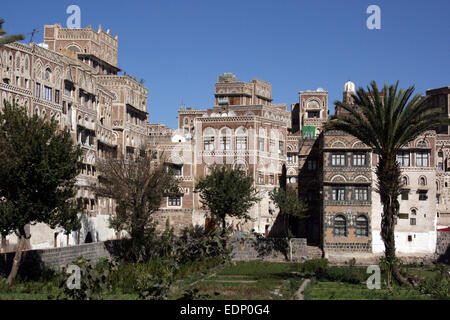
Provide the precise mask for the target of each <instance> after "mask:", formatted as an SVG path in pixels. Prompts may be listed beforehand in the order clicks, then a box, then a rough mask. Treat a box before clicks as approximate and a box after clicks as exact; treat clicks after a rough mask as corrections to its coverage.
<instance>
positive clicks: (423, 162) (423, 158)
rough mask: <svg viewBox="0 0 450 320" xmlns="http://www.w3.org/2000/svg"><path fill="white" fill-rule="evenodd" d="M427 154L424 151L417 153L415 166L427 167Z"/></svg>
mask: <svg viewBox="0 0 450 320" xmlns="http://www.w3.org/2000/svg"><path fill="white" fill-rule="evenodd" d="M428 158H429V153H428V152H426V151H419V152H417V153H416V166H417V167H428Z"/></svg>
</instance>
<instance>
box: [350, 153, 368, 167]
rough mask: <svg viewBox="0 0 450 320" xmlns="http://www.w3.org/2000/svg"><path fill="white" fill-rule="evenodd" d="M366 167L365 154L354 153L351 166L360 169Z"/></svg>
mask: <svg viewBox="0 0 450 320" xmlns="http://www.w3.org/2000/svg"><path fill="white" fill-rule="evenodd" d="M365 165H366V154H365V153H355V154H354V155H353V166H355V167H362V166H365Z"/></svg>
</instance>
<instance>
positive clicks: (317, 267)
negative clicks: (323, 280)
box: [300, 259, 328, 277]
mask: <svg viewBox="0 0 450 320" xmlns="http://www.w3.org/2000/svg"><path fill="white" fill-rule="evenodd" d="M327 266H328V260H327V259H311V260H306V261H305V262H303V263H302V264H300V272H301V273H303V274H305V275H307V276H308V275H309V276H316V277H319V276H320V275H322V274H324V273H325V271H326V269H327Z"/></svg>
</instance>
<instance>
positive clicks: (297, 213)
mask: <svg viewBox="0 0 450 320" xmlns="http://www.w3.org/2000/svg"><path fill="white" fill-rule="evenodd" d="M269 195H270V199H272V201H273V202H274V203H275V206H276V207H277V208H278V209H280V213H279V217H280V218H281V219H282V221H283V227H284V232H285V235H286V237H287V238H292V237H293V236H294V235H293V233H292V230H291V226H292V222H293V221H296V219H304V218H307V217H308V216H307V215H306V214H305V212H306V210H307V207H306V205H305V203H304V202H303V201H302V200H301V199H300V198H299V197H298V195H297V192H296V191H295V189H294V188H292V187H291V186H286V187H285V189H284V188H282V187H280V188H275V189H273V190H272V191H270V193H269Z"/></svg>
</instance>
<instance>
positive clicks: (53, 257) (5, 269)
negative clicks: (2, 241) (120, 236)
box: [0, 240, 120, 275]
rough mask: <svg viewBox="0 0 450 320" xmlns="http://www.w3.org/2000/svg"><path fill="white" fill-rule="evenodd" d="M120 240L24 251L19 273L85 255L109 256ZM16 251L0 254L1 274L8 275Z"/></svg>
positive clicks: (55, 264)
mask: <svg viewBox="0 0 450 320" xmlns="http://www.w3.org/2000/svg"><path fill="white" fill-rule="evenodd" d="M118 241H120V240H110V241H105V242H95V243H88V244H82V245H77V246H69V247H61V248H54V249H41V250H27V251H25V252H24V255H23V257H22V262H21V265H20V269H19V274H29V273H30V272H32V271H37V270H38V269H39V268H40V267H43V266H45V267H49V268H53V269H60V268H62V267H63V266H66V265H67V264H70V263H71V262H73V261H74V260H75V259H76V258H78V257H80V256H83V257H84V258H87V259H90V260H92V261H97V260H99V259H100V258H109V257H111V256H112V255H114V250H115V248H116V246H115V244H116V242H118ZM14 254H15V253H14V252H8V253H3V254H0V274H3V275H7V274H8V273H9V271H10V270H11V266H12V261H13V259H14Z"/></svg>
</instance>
